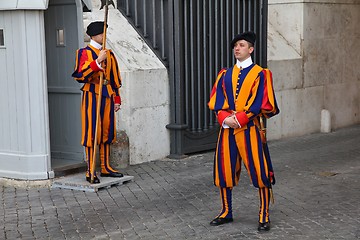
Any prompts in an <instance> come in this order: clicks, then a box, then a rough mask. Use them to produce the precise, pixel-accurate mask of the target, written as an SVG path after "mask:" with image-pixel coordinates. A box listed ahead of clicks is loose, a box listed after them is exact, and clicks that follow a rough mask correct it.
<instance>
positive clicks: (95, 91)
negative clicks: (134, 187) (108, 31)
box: [72, 21, 123, 183]
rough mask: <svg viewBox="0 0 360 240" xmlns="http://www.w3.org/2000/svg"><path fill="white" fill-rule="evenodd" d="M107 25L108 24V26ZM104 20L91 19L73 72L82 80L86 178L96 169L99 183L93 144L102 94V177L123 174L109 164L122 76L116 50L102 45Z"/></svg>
mask: <svg viewBox="0 0 360 240" xmlns="http://www.w3.org/2000/svg"><path fill="white" fill-rule="evenodd" d="M106 27H107V26H106ZM103 32H104V22H101V21H98V22H92V23H90V24H89V26H88V27H87V30H86V33H87V34H88V35H89V36H90V38H91V40H90V44H89V45H88V46H86V47H85V48H81V49H78V50H77V52H76V65H75V71H74V73H73V74H72V76H73V77H74V78H75V80H76V81H78V82H79V83H83V84H84V85H83V86H82V88H81V90H82V91H83V95H82V102H81V121H82V138H81V144H82V145H83V146H84V147H85V150H86V158H87V164H88V170H87V172H86V180H87V181H88V182H91V173H92V172H93V173H94V176H93V182H92V183H100V180H99V178H98V177H97V176H96V172H95V170H94V169H92V166H93V164H92V163H93V161H94V159H93V148H94V138H95V129H96V113H97V111H96V110H97V104H96V103H97V100H98V97H99V96H100V97H101V98H102V99H101V107H100V118H99V120H100V121H99V123H98V131H97V135H96V136H97V144H98V145H99V155H100V160H101V174H100V176H102V177H123V174H122V173H120V172H118V171H117V170H115V169H113V168H111V166H110V164H109V156H110V144H111V143H112V142H113V141H115V138H116V122H115V112H117V111H118V110H119V109H120V105H121V98H120V92H119V89H120V87H121V76H120V70H119V67H118V63H117V60H116V58H115V55H114V53H113V52H112V51H111V50H109V49H101V48H102V42H103ZM100 72H103V74H104V76H105V78H104V81H103V87H102V92H101V93H99V87H98V86H99V83H100Z"/></svg>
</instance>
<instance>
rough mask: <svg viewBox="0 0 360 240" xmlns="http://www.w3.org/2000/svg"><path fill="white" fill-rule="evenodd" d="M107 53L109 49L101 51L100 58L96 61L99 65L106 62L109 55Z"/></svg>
mask: <svg viewBox="0 0 360 240" xmlns="http://www.w3.org/2000/svg"><path fill="white" fill-rule="evenodd" d="M107 51H108V50H107V49H102V50H100V53H99V56H98V58H97V59H96V61H97V62H98V63H99V64H100V63H102V62H103V61H105V60H106V53H107Z"/></svg>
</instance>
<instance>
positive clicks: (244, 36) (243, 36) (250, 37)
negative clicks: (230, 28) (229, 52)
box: [231, 32, 256, 48]
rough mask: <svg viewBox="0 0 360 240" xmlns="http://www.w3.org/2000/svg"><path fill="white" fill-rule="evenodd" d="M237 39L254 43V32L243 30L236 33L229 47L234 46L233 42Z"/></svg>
mask: <svg viewBox="0 0 360 240" xmlns="http://www.w3.org/2000/svg"><path fill="white" fill-rule="evenodd" d="M239 40H245V41H248V42H249V43H252V44H253V45H254V44H255V41H256V34H255V33H254V32H243V33H240V34H238V35H236V36H235V37H234V38H233V40H232V41H231V48H234V47H235V43H236V42H237V41H239Z"/></svg>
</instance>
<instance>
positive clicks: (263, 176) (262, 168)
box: [255, 128, 270, 187]
mask: <svg viewBox="0 0 360 240" xmlns="http://www.w3.org/2000/svg"><path fill="white" fill-rule="evenodd" d="M255 130H256V138H257V141H258V146H259V148H258V154H259V161H260V176H261V180H262V182H263V183H264V185H265V186H267V187H269V186H270V182H269V180H268V177H267V176H266V171H265V165H264V164H266V160H267V159H264V156H263V147H262V142H261V137H260V133H259V130H258V128H256V129H255Z"/></svg>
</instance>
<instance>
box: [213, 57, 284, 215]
mask: <svg viewBox="0 0 360 240" xmlns="http://www.w3.org/2000/svg"><path fill="white" fill-rule="evenodd" d="M208 106H209V108H210V109H211V110H214V111H215V113H216V116H217V119H218V121H219V123H220V125H221V126H222V125H223V122H224V120H225V119H226V118H227V117H229V116H231V115H235V116H236V119H237V121H238V122H239V124H240V126H241V128H237V129H232V128H224V127H221V129H220V132H219V137H218V141H217V146H216V152H215V158H214V159H215V160H214V184H215V185H216V186H218V187H220V188H221V191H220V192H221V194H220V195H221V199H222V202H223V210H222V211H221V213H220V215H219V216H218V217H224V218H226V217H228V218H230V217H232V209H231V190H232V188H233V187H234V186H236V185H237V184H238V182H239V178H240V171H241V161H242V162H243V163H244V165H245V168H246V170H247V172H248V174H249V176H250V179H251V181H252V184H253V185H254V186H255V187H256V188H259V196H260V202H261V204H260V214H259V215H260V218H259V221H260V222H268V221H269V218H268V206H269V187H271V184H272V182H273V183H274V173H273V168H272V164H271V159H270V156H269V154H265V153H266V152H265V151H264V150H265V149H263V144H262V142H261V137H260V133H259V116H260V115H263V116H265V117H266V118H269V117H272V116H274V115H276V114H278V113H279V109H278V107H277V103H276V99H275V95H274V89H273V85H272V75H271V72H270V70H268V69H263V68H261V67H260V66H258V65H256V64H251V65H250V66H249V67H247V68H244V69H241V70H240V68H238V67H237V65H235V66H234V67H232V68H229V69H227V70H226V69H223V70H221V71H220V72H219V74H218V76H217V79H216V82H215V84H214V87H213V89H212V92H211V96H210V101H209V103H208ZM222 188H226V189H227V190H224V189H222ZM224 202H226V203H224Z"/></svg>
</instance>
